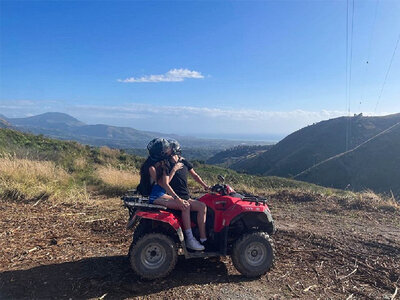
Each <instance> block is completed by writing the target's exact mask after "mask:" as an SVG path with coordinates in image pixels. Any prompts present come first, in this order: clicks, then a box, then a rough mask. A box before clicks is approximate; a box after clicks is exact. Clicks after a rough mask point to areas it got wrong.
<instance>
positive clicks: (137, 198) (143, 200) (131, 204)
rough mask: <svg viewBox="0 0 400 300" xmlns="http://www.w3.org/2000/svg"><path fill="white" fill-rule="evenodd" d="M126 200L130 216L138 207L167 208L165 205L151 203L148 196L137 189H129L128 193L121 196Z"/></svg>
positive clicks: (148, 208) (125, 204)
mask: <svg viewBox="0 0 400 300" xmlns="http://www.w3.org/2000/svg"><path fill="white" fill-rule="evenodd" d="M121 200H122V201H124V207H126V208H128V210H129V216H130V218H131V217H132V216H133V215H134V213H135V211H136V209H138V208H140V209H141V210H155V209H157V210H160V209H161V210H167V208H166V207H165V206H161V205H156V204H150V203H149V198H148V197H143V196H141V195H139V194H138V193H137V191H136V190H129V191H128V192H127V194H126V195H125V196H123V197H121Z"/></svg>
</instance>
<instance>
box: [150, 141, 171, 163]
mask: <svg viewBox="0 0 400 300" xmlns="http://www.w3.org/2000/svg"><path fill="white" fill-rule="evenodd" d="M169 149H171V146H170V144H169V142H168V141H167V140H166V139H164V138H155V139H152V140H151V141H150V142H149V143H148V145H147V150H148V151H149V155H150V158H151V159H153V160H155V161H160V160H163V159H165V158H167V156H168V155H167V152H168V150H169Z"/></svg>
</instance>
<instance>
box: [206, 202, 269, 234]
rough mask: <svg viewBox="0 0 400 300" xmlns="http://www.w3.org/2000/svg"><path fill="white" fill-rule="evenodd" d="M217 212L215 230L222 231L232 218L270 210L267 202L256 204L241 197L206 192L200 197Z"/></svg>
mask: <svg viewBox="0 0 400 300" xmlns="http://www.w3.org/2000/svg"><path fill="white" fill-rule="evenodd" d="M199 201H201V202H204V203H205V204H206V205H207V206H208V207H210V208H212V209H213V210H214V212H215V220H214V231H215V232H220V231H221V230H222V229H223V228H224V227H226V226H229V224H230V223H231V221H232V219H233V218H235V217H236V216H237V215H239V214H241V213H245V212H255V213H264V211H265V210H267V211H269V208H268V206H267V205H266V204H265V205H264V204H259V205H256V203H254V202H249V201H243V200H242V199H241V198H236V197H231V196H221V195H218V194H206V195H204V196H203V197H201V198H200V199H199Z"/></svg>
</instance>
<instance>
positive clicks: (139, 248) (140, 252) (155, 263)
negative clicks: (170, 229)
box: [129, 233, 178, 279]
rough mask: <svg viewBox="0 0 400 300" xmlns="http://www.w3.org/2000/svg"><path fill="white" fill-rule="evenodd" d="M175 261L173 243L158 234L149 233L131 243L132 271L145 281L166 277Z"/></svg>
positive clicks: (175, 251) (168, 238) (175, 253)
mask: <svg viewBox="0 0 400 300" xmlns="http://www.w3.org/2000/svg"><path fill="white" fill-rule="evenodd" d="M177 259H178V254H177V250H176V246H175V243H174V241H173V240H172V239H171V238H170V237H168V236H166V235H164V234H160V233H149V234H146V235H144V236H143V237H141V238H140V239H139V240H138V241H133V242H132V245H131V249H130V252H129V260H130V263H131V266H132V269H133V270H134V271H135V273H136V274H138V275H139V276H140V277H142V278H145V279H156V278H162V277H165V276H167V275H168V274H169V273H170V272H171V271H172V270H173V269H174V267H175V265H176V261H177Z"/></svg>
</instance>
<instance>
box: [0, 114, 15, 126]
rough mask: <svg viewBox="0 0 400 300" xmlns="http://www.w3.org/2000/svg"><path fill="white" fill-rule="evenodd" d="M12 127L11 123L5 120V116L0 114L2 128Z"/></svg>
mask: <svg viewBox="0 0 400 300" xmlns="http://www.w3.org/2000/svg"><path fill="white" fill-rule="evenodd" d="M11 127H12V126H11V124H10V123H9V122H7V121H6V120H4V119H3V118H1V115H0V128H11Z"/></svg>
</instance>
